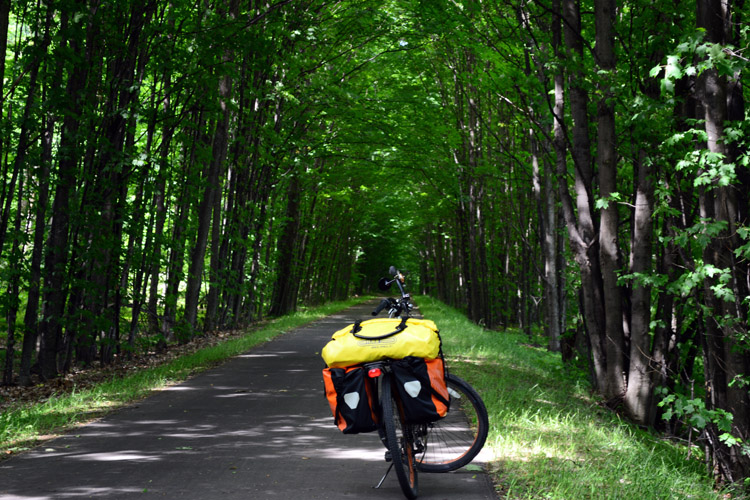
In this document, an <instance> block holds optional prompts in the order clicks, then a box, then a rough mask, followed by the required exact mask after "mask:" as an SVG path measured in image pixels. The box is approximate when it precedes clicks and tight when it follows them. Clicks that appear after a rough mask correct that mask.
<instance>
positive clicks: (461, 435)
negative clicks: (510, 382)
mask: <svg viewBox="0 0 750 500" xmlns="http://www.w3.org/2000/svg"><path fill="white" fill-rule="evenodd" d="M447 382H448V392H449V393H450V411H449V412H448V414H447V415H446V416H445V417H443V418H441V419H440V420H438V421H437V422H434V423H432V424H427V425H426V426H425V427H424V429H423V431H424V432H423V433H424V436H421V437H422V444H423V446H424V453H423V454H422V455H420V456H419V457H417V468H418V469H419V470H420V471H423V472H450V471H452V470H456V469H460V468H461V467H463V466H465V465H467V464H468V463H469V462H471V461H472V460H474V458H475V457H476V456H477V454H479V452H480V451H481V450H482V447H483V446H484V443H485V441H486V440H487V431H488V430H489V418H488V417H487V408H486V407H485V406H484V402H483V401H482V398H481V397H479V394H478V393H477V391H475V390H474V388H473V387H472V386H471V385H469V383H468V382H466V381H465V380H463V379H462V378H460V377H457V376H456V375H453V374H448V378H447Z"/></svg>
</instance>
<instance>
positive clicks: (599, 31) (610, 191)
mask: <svg viewBox="0 0 750 500" xmlns="http://www.w3.org/2000/svg"><path fill="white" fill-rule="evenodd" d="M594 12H595V16H596V58H597V62H598V67H599V68H600V75H601V78H602V82H601V83H600V84H599V90H600V93H601V98H600V100H599V102H598V103H597V110H598V120H597V125H598V134H597V139H598V143H597V160H598V161H597V163H598V169H599V193H600V196H601V198H602V199H603V200H605V206H604V207H603V208H602V211H601V224H600V228H599V255H600V262H601V273H602V282H603V291H604V294H603V296H604V313H605V325H604V328H605V329H604V332H605V336H604V338H605V345H606V356H607V386H606V389H605V390H604V395H605V397H607V399H609V400H613V401H616V400H619V399H621V398H622V397H623V396H624V395H625V390H626V388H627V385H626V380H625V376H626V372H627V368H626V362H625V338H624V337H625V336H624V330H623V311H622V293H621V289H620V286H619V285H618V284H617V271H618V269H620V267H621V266H620V263H619V255H618V252H619V250H618V235H617V228H618V224H619V216H618V211H617V203H616V201H615V200H612V199H611V197H612V196H613V195H614V194H615V193H616V192H617V152H616V149H615V109H614V107H615V100H614V95H613V89H612V88H611V87H610V85H613V83H611V82H612V80H611V78H613V75H612V73H614V71H615V53H614V26H613V24H614V18H615V3H614V0H596V1H595V2H594Z"/></svg>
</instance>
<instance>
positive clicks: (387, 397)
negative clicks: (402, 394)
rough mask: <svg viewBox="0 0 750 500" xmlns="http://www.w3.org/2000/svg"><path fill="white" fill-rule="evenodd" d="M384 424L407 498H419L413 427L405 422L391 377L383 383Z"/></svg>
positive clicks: (390, 449) (389, 447) (392, 458)
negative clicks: (392, 387) (394, 392)
mask: <svg viewBox="0 0 750 500" xmlns="http://www.w3.org/2000/svg"><path fill="white" fill-rule="evenodd" d="M381 399H382V407H383V425H384V427H385V435H386V441H387V443H388V450H389V451H390V454H391V460H392V461H393V468H394V469H396V476H397V477H398V482H399V484H400V485H401V490H402V491H403V492H404V495H406V498H409V499H414V498H417V489H418V487H417V463H416V457H415V452H414V434H413V427H412V426H411V425H407V424H405V423H404V419H403V410H401V405H400V404H399V402H398V399H397V397H396V396H395V394H393V391H392V389H391V382H390V377H388V379H387V380H386V381H385V383H384V384H383V393H382V398H381Z"/></svg>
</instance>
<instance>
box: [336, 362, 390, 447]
mask: <svg viewBox="0 0 750 500" xmlns="http://www.w3.org/2000/svg"><path fill="white" fill-rule="evenodd" d="M323 382H324V384H325V393H326V399H328V404H329V405H330V406H331V413H332V414H333V418H334V420H335V422H336V426H337V427H338V428H339V430H341V432H343V433H344V434H358V433H360V432H371V431H374V430H375V429H377V427H378V426H377V417H376V415H375V413H374V412H373V410H372V408H373V406H374V405H373V397H372V390H371V387H370V383H371V382H370V380H369V379H368V378H367V376H366V374H365V370H364V368H362V367H361V366H354V367H350V368H325V369H324V370H323Z"/></svg>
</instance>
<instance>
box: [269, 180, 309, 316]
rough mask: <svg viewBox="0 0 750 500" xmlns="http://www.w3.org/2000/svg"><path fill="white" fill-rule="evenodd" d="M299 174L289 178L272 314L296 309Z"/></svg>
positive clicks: (281, 313)
mask: <svg viewBox="0 0 750 500" xmlns="http://www.w3.org/2000/svg"><path fill="white" fill-rule="evenodd" d="M298 176H299V174H298V173H296V172H295V173H293V174H292V177H291V179H290V180H289V188H288V191H287V200H288V202H287V207H286V216H285V217H284V223H283V224H284V225H283V229H282V231H281V236H280V238H279V242H278V247H279V257H278V261H277V264H276V268H277V269H278V275H277V277H276V284H275V285H274V289H273V290H274V291H273V299H272V301H271V310H270V314H271V316H281V315H283V314H287V313H289V312H292V311H294V309H295V306H296V303H295V301H294V283H293V281H294V278H293V276H294V273H295V272H296V266H297V263H296V262H295V255H296V249H297V244H298V240H297V237H298V234H299V215H300V195H301V193H302V188H301V185H300V180H299V177H298Z"/></svg>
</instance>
